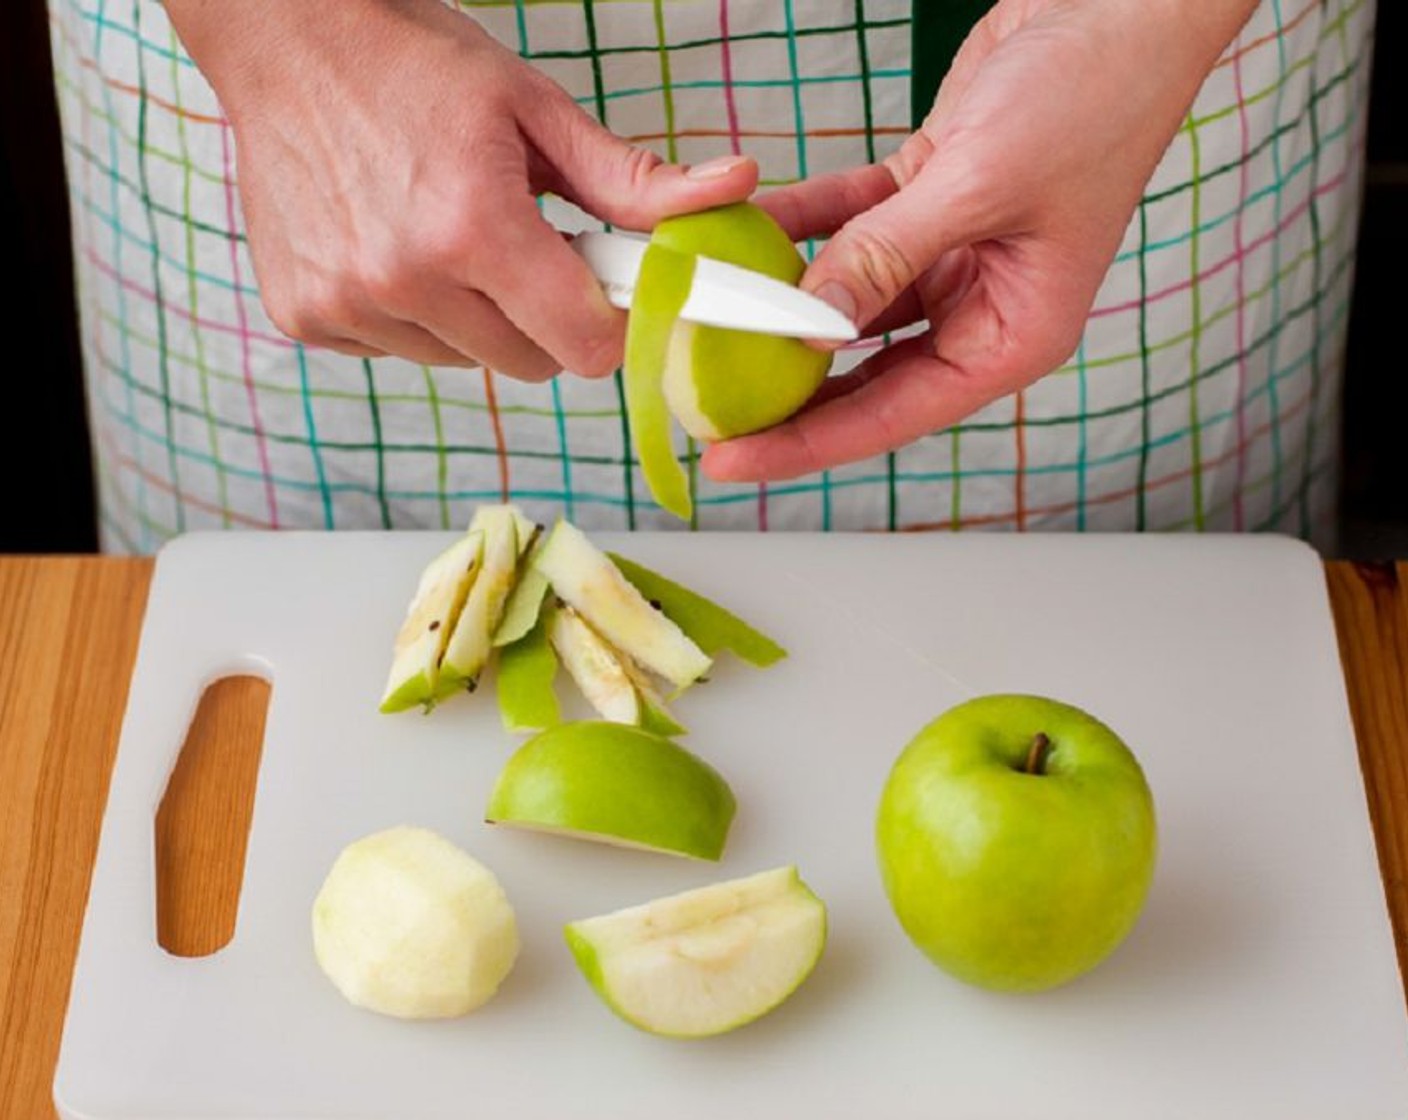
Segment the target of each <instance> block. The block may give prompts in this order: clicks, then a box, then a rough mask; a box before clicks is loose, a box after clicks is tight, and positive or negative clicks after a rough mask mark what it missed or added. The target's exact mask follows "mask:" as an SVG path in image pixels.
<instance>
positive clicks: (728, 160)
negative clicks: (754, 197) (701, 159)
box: [684, 156, 748, 179]
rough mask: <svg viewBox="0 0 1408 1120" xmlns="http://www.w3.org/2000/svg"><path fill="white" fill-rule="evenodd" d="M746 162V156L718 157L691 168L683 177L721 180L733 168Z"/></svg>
mask: <svg viewBox="0 0 1408 1120" xmlns="http://www.w3.org/2000/svg"><path fill="white" fill-rule="evenodd" d="M747 162H748V157H747V156H719V157H718V158H717V159H711V160H708V161H707V162H705V163H701V164H697V165H696V166H694V167H691V168H690V169H689V170H687V171H686V172H685V173H684V175H685V178H686V179H721V178H723V177H724V176H725V175H727V174H728V173H729V172H730V171H732V170H733V169H734V168H735V167H742V166H743V165H744V164H745V163H747Z"/></svg>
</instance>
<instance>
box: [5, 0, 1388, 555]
mask: <svg viewBox="0 0 1408 1120" xmlns="http://www.w3.org/2000/svg"><path fill="white" fill-rule="evenodd" d="M7 9H8V10H7V12H6V20H5V26H4V27H3V28H0V244H3V245H4V246H5V247H6V248H7V249H8V250H9V252H8V253H6V255H5V256H6V259H5V274H6V275H7V276H8V277H9V278H10V283H9V284H8V285H7V286H6V291H5V292H4V294H3V299H0V305H3V307H4V309H5V311H4V316H5V319H4V321H5V323H6V326H7V328H8V329H7V330H6V331H5V335H6V337H7V338H8V339H9V340H10V341H11V346H10V350H9V360H8V362H7V365H8V369H7V370H6V371H5V374H4V376H5V378H6V382H7V384H6V385H5V387H4V390H3V395H0V401H3V402H4V403H3V406H0V480H4V483H3V487H4V488H3V491H0V493H3V495H4V497H3V502H0V552H91V551H94V550H95V549H96V548H97V531H96V528H95V525H94V513H93V480H92V465H91V460H90V457H89V452H88V432H87V418H86V411H85V405H84V401H83V390H82V372H81V366H80V358H79V350H78V342H77V333H76V331H77V327H76V320H75V314H74V300H73V291H72V263H71V246H70V242H69V226H68V210H67V194H66V190H65V187H64V179H63V176H64V171H63V161H62V153H61V148H60V142H59V129H58V120H57V116H56V110H55V106H54V94H53V87H52V81H53V78H52V73H51V71H50V57H49V42H48V16H47V14H46V8H45V3H44V0H11V2H10V3H9V4H8V5H7ZM1405 27H1408V11H1406V10H1405V7H1404V5H1403V4H1402V3H1401V2H1400V0H1381V3H1380V5H1379V11H1378V39H1377V45H1376V50H1375V62H1374V71H1373V94H1372V99H1371V102H1370V110H1369V150H1368V159H1369V168H1368V177H1367V185H1366V190H1365V200H1364V218H1363V225H1362V227H1361V233H1360V242H1359V263H1358V270H1357V280H1356V283H1355V298H1354V304H1353V307H1352V309H1351V313H1350V322H1349V355H1348V368H1347V370H1346V375H1345V401H1344V427H1345V431H1344V436H1345V439H1344V448H1345V457H1344V472H1343V492H1342V500H1341V521H1342V525H1341V541H1340V545H1339V548H1338V550H1337V552H1338V555H1341V556H1346V557H1350V558H1353V559H1385V558H1408V467H1406V466H1405V458H1408V457H1405V456H1403V455H1400V454H1399V453H1398V451H1399V447H1400V445H1401V444H1402V443H1403V439H1402V437H1401V436H1400V435H1399V433H1400V431H1401V430H1402V427H1403V424H1404V416H1405V413H1408V368H1405V367H1408V362H1405V360H1404V351H1403V350H1401V349H1400V348H1399V345H1400V340H1399V338H1398V337H1397V326H1398V324H1399V322H1400V321H1401V320H1400V317H1401V316H1403V315H1404V314H1405V312H1404V307H1403V304H1404V296H1405V295H1408V285H1406V284H1405V283H1404V281H1403V272H1402V268H1403V263H1404V261H1405V260H1408V128H1405V127H1404V123H1403V119H1402V117H1401V116H1400V115H1399V114H1398V113H1397V112H1396V110H1397V109H1398V108H1399V107H1400V106H1402V105H1405V104H1408V75H1406V74H1405V70H1399V69H1397V68H1396V67H1395V66H1393V65H1391V64H1390V63H1391V62H1393V61H1394V58H1393V53H1394V52H1393V49H1392V47H1391V45H1392V44H1395V43H1396V44H1399V47H1400V49H1401V47H1402V45H1403V44H1404V43H1408V35H1406V34H1405ZM1406 69H1408V68H1406ZM1390 107H1392V108H1390ZM16 284H18V285H19V287H18V289H16V287H15V285H16ZM27 339H28V340H39V341H29V342H28V343H26V341H25V340H27ZM1396 437H1397V438H1396Z"/></svg>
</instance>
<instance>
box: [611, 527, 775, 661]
mask: <svg viewBox="0 0 1408 1120" xmlns="http://www.w3.org/2000/svg"><path fill="white" fill-rule="evenodd" d="M607 555H608V556H609V557H610V558H611V562H612V563H613V564H615V565H616V567H617V568H618V569H619V570H620V572H621V574H622V575H623V576H625V577H626V579H627V580H629V581H630V583H631V586H632V587H634V588H635V589H636V590H637V591H639V592H640V593H641V596H642V597H643V598H645V599H646V600H647V601H649V603H650V605H651V606H658V609H659V610H662V611H664V612H665V617H666V618H668V619H669V620H670V621H671V622H673V623H675V625H677V626H678V627H679V628H680V629H681V630H683V631H684V633H685V635H686V636H687V637H688V638H689V639H690V640H691V641H692V642H694V644H695V645H697V646H698V647H699V648H700V649H702V650H703V651H704V652H705V653H706V654H708V656H710V657H714V656H716V655H717V654H718V653H719V652H720V651H722V650H730V651H731V652H732V653H734V654H735V655H736V656H737V657H740V658H742V659H743V660H744V661H746V662H748V663H749V664H750V665H756V666H757V667H758V668H760V669H763V668H767V666H769V665H773V664H775V663H776V662H778V661H781V660H782V659H783V658H784V657H786V656H787V651H786V650H785V649H783V648H782V647H781V646H780V645H778V644H777V643H776V642H775V641H773V640H772V639H771V638H769V637H768V636H767V635H766V634H764V633H762V632H761V631H760V630H755V629H754V628H753V627H751V626H749V625H748V623H746V622H744V621H743V620H742V619H741V618H739V617H738V616H737V615H736V614H733V613H731V612H729V611H726V610H725V609H724V608H723V607H721V606H719V605H718V604H717V603H715V602H714V601H713V600H711V599H706V598H705V597H704V596H703V595H700V594H699V593H698V592H696V591H691V590H690V589H689V588H687V587H683V586H681V585H680V584H678V583H675V582H674V581H673V580H668V579H666V578H665V577H664V576H662V575H660V574H659V573H658V572H652V571H651V570H650V569H649V568H647V567H645V566H644V565H641V564H637V563H636V562H635V561H634V560H628V559H627V558H626V557H624V556H620V555H618V554H617V553H614V552H609V553H607Z"/></svg>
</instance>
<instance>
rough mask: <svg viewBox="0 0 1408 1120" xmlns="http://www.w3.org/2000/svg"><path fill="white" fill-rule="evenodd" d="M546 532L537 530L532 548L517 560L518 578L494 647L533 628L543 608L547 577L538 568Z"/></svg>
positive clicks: (502, 644) (506, 604)
mask: <svg viewBox="0 0 1408 1120" xmlns="http://www.w3.org/2000/svg"><path fill="white" fill-rule="evenodd" d="M546 540H547V534H545V533H541V532H540V533H538V534H537V535H536V537H535V539H534V541H533V545H532V547H531V548H530V549H529V550H528V552H527V554H526V555H525V556H524V557H523V558H522V559H521V560H519V562H518V579H517V580H516V581H515V583H514V585H513V590H512V591H510V592H509V595H508V600H507V601H506V602H505V603H504V612H503V617H501V618H500V619H499V625H498V628H497V629H495V631H494V637H493V646H494V648H495V649H498V648H500V647H502V646H507V645H510V644H511V643H513V642H516V641H518V639H519V638H521V637H523V635H524V634H526V633H528V631H530V630H531V629H533V626H534V624H535V623H536V622H537V621H538V617H539V615H541V614H542V611H543V597H544V596H545V595H546V594H547V593H548V577H547V576H545V575H543V573H542V570H541V569H540V568H539V567H538V562H537V561H538V554H539V553H540V552H541V551H542V548H543V544H544V542H546Z"/></svg>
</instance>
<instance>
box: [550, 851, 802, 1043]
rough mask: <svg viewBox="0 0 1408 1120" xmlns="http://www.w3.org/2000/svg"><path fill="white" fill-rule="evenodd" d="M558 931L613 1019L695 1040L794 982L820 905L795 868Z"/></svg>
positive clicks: (754, 1012) (765, 1008)
mask: <svg viewBox="0 0 1408 1120" xmlns="http://www.w3.org/2000/svg"><path fill="white" fill-rule="evenodd" d="M564 933H565V935H566V938H567V944H568V946H569V947H570V948H571V950H572V955H573V956H574V957H575V958H576V961H577V965H578V967H579V968H580V969H581V970H582V974H583V975H584V976H585V977H586V978H587V981H588V982H589V983H590V984H591V986H592V988H593V989H594V990H595V991H596V993H597V994H598V995H599V996H600V997H601V998H602V1000H603V1001H604V1002H605V1003H606V1005H607V1006H608V1007H610V1008H611V1010H612V1011H614V1012H615V1013H616V1014H617V1015H619V1016H620V1017H621V1018H622V1019H624V1020H625V1021H626V1022H628V1023H630V1024H632V1025H633V1026H636V1027H639V1028H640V1029H641V1030H645V1031H649V1032H651V1033H652V1034H660V1035H667V1036H669V1037H672V1038H703V1037H707V1036H710V1035H717V1034H722V1033H723V1032H725V1031H730V1030H733V1029H734V1028H736V1027H741V1026H743V1025H744V1024H745V1023H751V1022H753V1021H754V1020H755V1019H758V1018H760V1017H761V1016H763V1015H765V1014H767V1013H768V1012H769V1011H771V1010H773V1009H774V1008H775V1007H777V1006H778V1005H779V1004H781V1003H782V1002H783V1001H784V1000H785V999H787V997H788V996H790V995H791V994H792V993H793V992H794V991H796V990H797V988H798V987H800V986H801V984H802V982H803V981H804V980H806V978H807V977H808V976H809V975H810V974H811V972H812V970H813V968H814V967H815V966H816V963H817V961H818V960H819V959H820V957H821V954H822V950H823V948H824V947H825V945H826V907H825V906H824V905H823V904H822V902H821V900H820V899H819V898H817V896H816V895H815V894H813V893H812V892H811V890H810V889H809V888H808V887H807V885H806V884H805V883H804V882H802V880H801V878H800V877H799V876H798V874H797V869H796V868H795V867H780V868H776V869H775V870H771V871H763V872H760V873H759V874H756V875H750V876H748V877H746V878H742V879H734V880H732V881H730V882H725V883H715V884H713V885H711V886H707V887H701V888H699V889H697V890H692V891H686V892H684V893H683V894H677V895H672V896H670V897H669V898H661V899H656V900H655V901H653V902H648V903H645V904H644V905H641V906H634V907H631V908H629V909H626V910H618V911H616V912H615V913H612V914H604V915H602V916H600V917H595V918H586V919H583V920H582V921H577V922H571V923H569V924H568V925H567V927H566V928H565V930H564Z"/></svg>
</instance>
